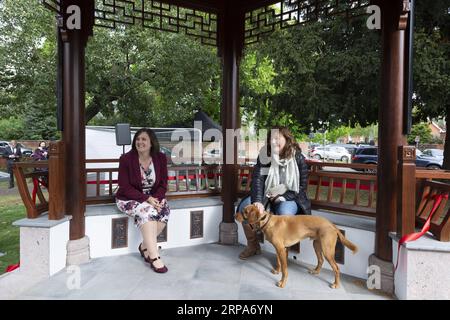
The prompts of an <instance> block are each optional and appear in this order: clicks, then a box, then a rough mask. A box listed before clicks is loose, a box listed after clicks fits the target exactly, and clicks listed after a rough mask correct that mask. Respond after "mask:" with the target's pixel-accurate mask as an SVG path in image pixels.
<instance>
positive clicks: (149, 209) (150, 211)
mask: <svg viewBox="0 0 450 320" xmlns="http://www.w3.org/2000/svg"><path fill="white" fill-rule="evenodd" d="M140 168H141V178H142V191H143V192H144V194H148V195H149V196H150V191H151V190H152V187H153V185H154V184H155V179H156V175H155V167H154V166H153V163H152V164H151V165H150V166H149V168H148V171H145V169H144V168H143V167H142V165H140ZM161 202H162V208H161V211H160V212H159V213H158V211H156V209H155V208H154V207H153V206H152V205H151V204H150V203H148V202H146V201H145V202H142V203H141V202H139V201H136V200H128V201H127V200H119V199H117V201H116V204H117V207H118V208H119V210H120V211H121V212H123V213H125V214H127V215H128V216H130V217H133V218H134V224H135V225H136V226H137V227H139V228H140V227H141V226H142V225H144V224H145V223H146V222H148V221H160V222H164V223H167V221H168V220H169V214H170V208H169V205H168V204H167V201H166V199H162V201H161Z"/></svg>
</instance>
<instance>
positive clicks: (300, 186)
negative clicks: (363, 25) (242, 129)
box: [237, 127, 311, 260]
mask: <svg viewBox="0 0 450 320" xmlns="http://www.w3.org/2000/svg"><path fill="white" fill-rule="evenodd" d="M307 179H308V167H307V165H306V161H305V157H304V156H303V155H302V152H301V149H300V147H299V145H298V143H297V142H295V138H294V136H293V135H292V133H291V132H290V131H289V129H287V128H284V127H277V128H273V129H272V130H271V131H269V135H268V137H267V143H266V146H265V147H264V148H263V149H261V151H260V153H259V156H258V160H257V163H256V165H255V167H254V168H253V174H252V184H251V188H250V189H251V192H250V196H247V197H245V198H243V199H242V201H241V203H240V204H239V206H238V209H237V210H238V212H242V210H243V209H244V208H245V207H246V206H248V205H249V204H255V205H257V206H258V208H259V210H260V211H264V204H263V203H265V202H266V201H269V203H270V206H271V211H272V212H273V213H275V214H279V215H296V214H311V202H310V201H309V200H308V198H307V195H306V187H307ZM242 227H243V229H244V233H245V236H246V238H247V247H246V248H245V249H244V251H242V252H241V254H240V255H239V258H241V259H244V260H245V259H247V258H248V257H250V256H253V255H255V254H259V253H260V252H261V249H260V246H259V243H258V240H257V238H256V233H255V231H254V230H253V229H252V228H251V227H250V226H249V225H248V224H246V223H243V224H242Z"/></svg>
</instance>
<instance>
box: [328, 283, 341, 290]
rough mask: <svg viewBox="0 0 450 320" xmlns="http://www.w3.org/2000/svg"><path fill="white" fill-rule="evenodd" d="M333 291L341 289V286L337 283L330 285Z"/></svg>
mask: <svg viewBox="0 0 450 320" xmlns="http://www.w3.org/2000/svg"><path fill="white" fill-rule="evenodd" d="M330 288H331V289H339V285H338V284H337V283H333V284H330Z"/></svg>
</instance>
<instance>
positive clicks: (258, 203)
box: [253, 202, 264, 214]
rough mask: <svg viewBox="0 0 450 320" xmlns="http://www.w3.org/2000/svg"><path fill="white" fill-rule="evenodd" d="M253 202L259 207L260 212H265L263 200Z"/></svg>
mask: <svg viewBox="0 0 450 320" xmlns="http://www.w3.org/2000/svg"><path fill="white" fill-rule="evenodd" d="M253 204H254V205H255V206H256V207H257V208H258V210H259V213H261V214H262V213H264V206H263V204H262V203H261V202H255V203H253Z"/></svg>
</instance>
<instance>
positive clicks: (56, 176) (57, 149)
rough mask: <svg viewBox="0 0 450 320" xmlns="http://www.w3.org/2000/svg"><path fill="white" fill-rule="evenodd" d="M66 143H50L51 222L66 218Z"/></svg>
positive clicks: (49, 214) (49, 210) (49, 216)
mask: <svg viewBox="0 0 450 320" xmlns="http://www.w3.org/2000/svg"><path fill="white" fill-rule="evenodd" d="M64 163H65V161H64V142H63V141H55V142H50V148H49V160H48V179H49V197H48V198H49V200H48V202H49V208H48V218H49V220H59V219H62V218H64V214H65V212H66V211H65V208H64V202H65V199H64V198H65V193H64V192H62V191H63V190H65V179H64V176H65V173H64V169H65V166H64Z"/></svg>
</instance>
